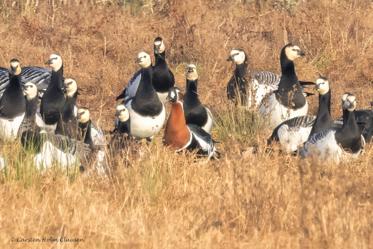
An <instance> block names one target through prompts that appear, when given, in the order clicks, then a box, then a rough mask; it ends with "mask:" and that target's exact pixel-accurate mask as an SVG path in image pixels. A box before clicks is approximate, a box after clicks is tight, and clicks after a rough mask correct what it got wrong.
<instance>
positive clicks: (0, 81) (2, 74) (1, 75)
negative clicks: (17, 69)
mask: <svg viewBox="0 0 373 249" xmlns="http://www.w3.org/2000/svg"><path fill="white" fill-rule="evenodd" d="M8 84H9V71H8V69H6V68H3V67H0V98H1V96H2V95H3V93H4V91H5V88H6V86H7V85H8Z"/></svg>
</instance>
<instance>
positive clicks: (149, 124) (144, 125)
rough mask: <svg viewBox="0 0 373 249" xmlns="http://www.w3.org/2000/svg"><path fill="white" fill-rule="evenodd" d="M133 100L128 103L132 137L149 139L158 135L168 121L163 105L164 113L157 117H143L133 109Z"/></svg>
mask: <svg viewBox="0 0 373 249" xmlns="http://www.w3.org/2000/svg"><path fill="white" fill-rule="evenodd" d="M131 103H132V100H131V101H129V102H128V103H126V107H127V109H128V112H129V114H130V120H131V121H130V131H131V135H132V136H134V137H137V138H148V137H152V136H154V135H155V134H157V133H158V132H159V131H160V130H161V129H162V127H163V124H164V122H165V119H166V111H165V108H164V105H163V104H162V111H161V113H160V114H158V115H156V116H147V117H145V116H141V115H140V114H138V113H137V112H135V111H134V110H133V109H132V105H131Z"/></svg>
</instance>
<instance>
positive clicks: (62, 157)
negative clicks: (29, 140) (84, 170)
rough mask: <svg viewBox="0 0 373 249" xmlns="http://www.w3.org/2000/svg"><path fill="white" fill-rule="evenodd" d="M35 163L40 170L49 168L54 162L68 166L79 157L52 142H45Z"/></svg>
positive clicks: (61, 165) (74, 162) (63, 166)
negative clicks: (58, 147)
mask: <svg viewBox="0 0 373 249" xmlns="http://www.w3.org/2000/svg"><path fill="white" fill-rule="evenodd" d="M34 163H35V166H36V167H37V168H38V169H39V170H43V169H44V170H45V169H48V168H50V167H52V165H53V163H56V164H57V165H58V166H60V167H62V168H67V167H70V166H73V165H74V164H76V163H77V158H76V156H75V155H72V154H70V153H65V152H63V151H61V150H59V149H57V148H56V147H55V146H54V145H53V144H52V143H51V142H45V143H44V144H43V146H42V148H41V150H40V152H39V153H38V154H36V155H35V157H34Z"/></svg>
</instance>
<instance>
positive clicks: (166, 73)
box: [153, 37, 175, 103]
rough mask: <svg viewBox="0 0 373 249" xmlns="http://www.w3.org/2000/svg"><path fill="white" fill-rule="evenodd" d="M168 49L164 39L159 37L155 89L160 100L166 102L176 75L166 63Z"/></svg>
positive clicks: (155, 50)
mask: <svg viewBox="0 0 373 249" xmlns="http://www.w3.org/2000/svg"><path fill="white" fill-rule="evenodd" d="M165 50H166V47H165V45H164V42H163V39H162V38H161V37H157V38H155V40H154V57H155V64H154V66H153V87H154V89H155V91H156V92H157V94H158V97H159V100H160V101H161V102H162V103H164V102H165V101H166V98H167V95H168V91H169V90H170V88H171V87H173V86H174V85H175V78H174V74H173V73H172V72H171V70H170V69H169V68H168V65H167V62H166V51H165Z"/></svg>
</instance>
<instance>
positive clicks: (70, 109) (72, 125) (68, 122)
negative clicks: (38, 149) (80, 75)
mask: <svg viewBox="0 0 373 249" xmlns="http://www.w3.org/2000/svg"><path fill="white" fill-rule="evenodd" d="M64 91H65V104H64V106H63V110H62V116H61V120H59V121H58V122H57V127H56V131H55V133H56V134H61V135H65V136H68V137H72V138H76V137H77V130H78V120H77V107H76V101H77V98H78V95H79V93H78V85H77V83H76V81H75V80H74V79H65V80H64Z"/></svg>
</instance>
